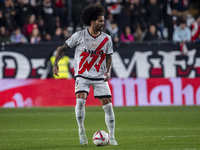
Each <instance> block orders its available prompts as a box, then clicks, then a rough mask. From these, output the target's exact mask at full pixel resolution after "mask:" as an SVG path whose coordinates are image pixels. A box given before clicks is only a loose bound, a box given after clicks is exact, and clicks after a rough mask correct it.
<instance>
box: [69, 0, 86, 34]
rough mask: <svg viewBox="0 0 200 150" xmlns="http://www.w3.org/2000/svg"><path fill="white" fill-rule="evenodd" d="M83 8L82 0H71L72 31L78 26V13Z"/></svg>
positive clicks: (79, 13)
mask: <svg viewBox="0 0 200 150" xmlns="http://www.w3.org/2000/svg"><path fill="white" fill-rule="evenodd" d="M82 9H83V1H81V0H73V1H72V21H73V23H74V25H73V30H74V31H73V32H75V31H76V30H77V27H79V26H80V15H81V11H82Z"/></svg>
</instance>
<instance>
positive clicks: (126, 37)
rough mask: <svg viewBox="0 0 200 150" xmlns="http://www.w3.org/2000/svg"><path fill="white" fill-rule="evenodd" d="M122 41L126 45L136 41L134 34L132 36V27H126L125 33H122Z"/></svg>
mask: <svg viewBox="0 0 200 150" xmlns="http://www.w3.org/2000/svg"><path fill="white" fill-rule="evenodd" d="M121 41H122V42H125V43H130V42H133V41H134V37H133V34H131V28H130V26H126V27H125V29H124V32H122V33H121Z"/></svg>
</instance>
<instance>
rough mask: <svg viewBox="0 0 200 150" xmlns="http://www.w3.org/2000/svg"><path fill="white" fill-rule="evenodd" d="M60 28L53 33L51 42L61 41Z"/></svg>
mask: <svg viewBox="0 0 200 150" xmlns="http://www.w3.org/2000/svg"><path fill="white" fill-rule="evenodd" d="M62 32H63V31H62V28H61V27H57V28H56V31H55V35H54V37H53V39H52V40H53V41H62V40H63V35H62Z"/></svg>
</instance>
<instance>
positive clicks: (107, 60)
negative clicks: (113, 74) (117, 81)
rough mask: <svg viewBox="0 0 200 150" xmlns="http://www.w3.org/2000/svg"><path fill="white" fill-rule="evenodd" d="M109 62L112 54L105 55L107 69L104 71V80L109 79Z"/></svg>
mask: <svg viewBox="0 0 200 150" xmlns="http://www.w3.org/2000/svg"><path fill="white" fill-rule="evenodd" d="M111 63H112V55H111V54H108V55H106V69H107V71H106V72H105V73H104V76H105V79H104V82H106V81H108V80H109V79H110V70H111Z"/></svg>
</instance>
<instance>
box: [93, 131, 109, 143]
mask: <svg viewBox="0 0 200 150" xmlns="http://www.w3.org/2000/svg"><path fill="white" fill-rule="evenodd" d="M93 143H94V144H95V145H96V146H105V145H107V144H108V143H109V135H108V133H107V132H105V131H103V130H99V131H97V132H96V133H95V134H94V135H93Z"/></svg>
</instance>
